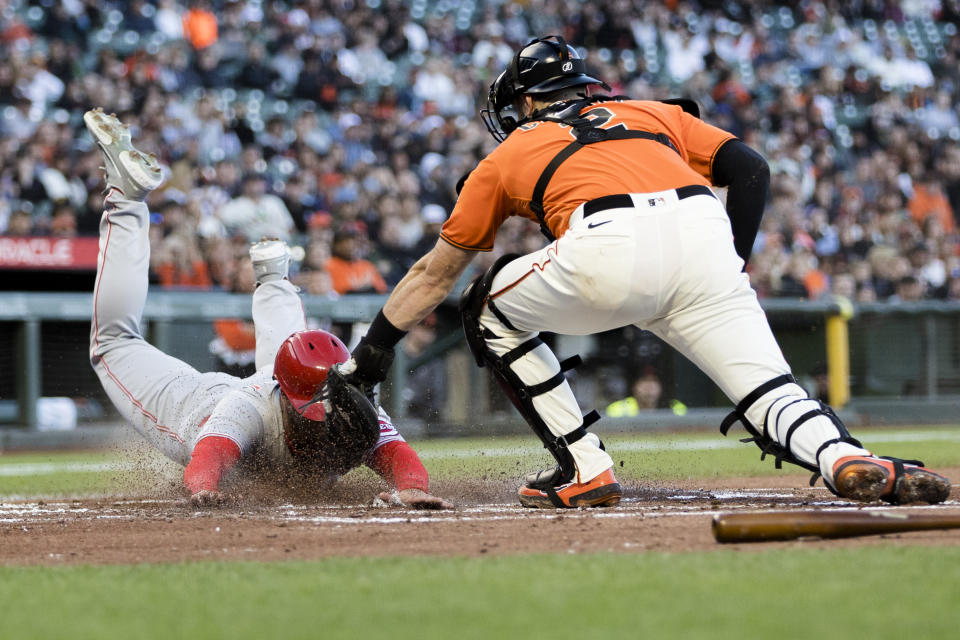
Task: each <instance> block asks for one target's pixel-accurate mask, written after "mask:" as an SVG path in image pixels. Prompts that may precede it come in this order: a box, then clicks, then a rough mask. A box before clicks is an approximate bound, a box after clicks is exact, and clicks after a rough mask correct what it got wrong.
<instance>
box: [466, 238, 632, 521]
mask: <svg viewBox="0 0 960 640" xmlns="http://www.w3.org/2000/svg"><path fill="white" fill-rule="evenodd" d="M515 257H516V256H504V257H503V258H501V259H500V260H498V261H497V263H496V264H494V266H493V267H491V268H490V270H489V271H488V272H487V273H485V274H484V275H482V276H481V277H479V278H477V279H476V280H475V281H474V282H473V283H471V284H470V285H469V286H468V287H467V288H466V289H465V290H464V293H463V296H462V298H461V301H460V311H461V316H462V319H463V325H464V331H465V333H466V336H467V343H468V344H469V345H470V349H471V351H472V352H473V355H474V357H475V358H476V360H477V364H479V365H480V366H481V367H482V366H489V367H490V369H491V371H492V372H493V374H494V376H495V377H496V379H497V381H498V382H499V383H500V385H501V386H502V387H503V389H504V391H506V393H507V395H508V397H509V398H510V400H511V401H512V402H513V404H514V406H515V407H516V408H517V410H518V411H519V412H520V414H521V415H522V416H523V417H524V419H525V420H526V421H527V423H528V424H529V425H530V427H531V428H532V429H533V431H534V433H536V434H537V436H538V437H539V438H540V440H541V441H542V442H543V443H544V446H545V447H546V448H547V449H548V450H549V451H550V453H551V454H553V456H554V458H556V460H557V464H558V466H557V467H556V468H555V469H551V470H549V471H546V472H540V473H539V474H531V476H528V478H527V482H526V484H525V485H524V486H523V487H521V488H520V491H519V497H520V502H521V504H523V505H524V506H529V507H547V508H549V507H560V508H563V507H577V506H610V505H614V504H616V503H617V502H619V501H620V497H621V495H622V492H621V489H620V485H619V484H618V483H617V481H616V478H615V477H614V475H613V471H612V466H613V461H612V460H611V459H610V456H609V455H608V454H607V452H606V451H604V450H603V445H602V443H601V442H600V439H599V438H598V437H597V436H596V435H595V434H592V433H588V432H587V430H586V428H587V427H588V426H589V425H590V424H592V423H593V422H594V421H595V420H596V419H597V418H599V415H598V414H597V413H596V412H592V413H591V414H588V415H587V416H581V415H580V409H579V407H578V405H577V401H576V399H575V398H574V396H573V392H572V391H571V390H570V386H569V384H568V383H567V381H566V378H565V377H564V375H563V372H564V371H565V370H566V369H568V368H569V367H570V366H571V365H572V366H575V361H571V362H565V363H563V364H561V363H560V362H558V361H557V358H556V356H555V355H554V354H553V352H552V351H551V350H550V348H549V347H547V345H546V344H544V343H543V342H542V341H541V340H540V338H539V337H538V334H537V332H534V331H526V330H520V329H517V328H516V327H515V326H514V325H513V324H512V323H511V322H510V320H509V319H508V318H507V317H506V316H505V315H504V314H503V313H502V312H501V311H500V310H499V309H498V307H497V306H496V303H495V302H493V301H492V300H491V296H490V291H491V288H496V286H497V284H498V281H499V283H500V284H501V285H503V286H506V285H505V283H509V282H511V278H514V277H515V275H516V274H513V273H511V272H510V270H509V269H508V270H506V273H504V274H503V277H502V278H498V277H497V274H498V273H500V272H501V270H502V269H504V267H506V266H507V264H508V263H509V262H510V261H511V259H513V258H515ZM523 268H524V269H525V268H526V267H523ZM578 360H579V359H577V361H578Z"/></svg>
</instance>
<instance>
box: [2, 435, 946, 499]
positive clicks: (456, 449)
mask: <svg viewBox="0 0 960 640" xmlns="http://www.w3.org/2000/svg"><path fill="white" fill-rule="evenodd" d="M914 431H915V432H916V433H917V434H918V437H917V439H916V440H913V441H911V440H910V439H909V437H910V433H911V431H910V430H909V429H898V430H895V431H891V430H889V429H886V430H878V429H873V430H858V431H857V433H856V435H857V436H858V437H859V438H860V439H861V440H862V441H863V442H864V444H865V445H866V446H867V447H869V448H871V449H872V450H874V451H875V452H876V453H878V454H880V455H897V456H900V457H904V458H919V459H921V460H923V461H924V462H925V463H926V464H928V465H930V466H931V467H956V466H960V430H958V429H957V428H956V427H939V428H932V427H922V428H918V429H916V430H914ZM741 436H742V432H736V433H734V432H731V435H730V436H728V437H727V438H724V437H722V436H721V435H720V434H719V433H673V434H635V435H605V436H604V441H605V443H606V445H607V449H608V450H609V451H610V452H611V454H612V456H613V459H614V461H615V462H616V463H617V465H618V466H617V476H618V478H620V479H621V480H622V481H626V482H630V481H639V482H654V481H670V480H681V479H705V480H709V479H710V478H721V477H731V476H757V477H763V476H775V475H780V474H783V473H801V474H805V473H806V472H805V471H803V470H802V469H800V468H799V467H792V466H791V465H784V469H783V470H779V471H778V470H777V469H776V468H775V467H774V464H773V461H772V460H771V459H770V458H768V459H767V460H765V461H763V462H761V461H760V451H759V450H758V449H757V447H756V446H754V445H753V444H742V443H739V442H737V438H739V437H741ZM891 438H901V439H903V440H902V441H889V440H891ZM904 438H905V439H904ZM414 447H415V448H416V449H417V451H419V452H420V453H421V455H422V456H423V459H424V464H425V465H426V467H427V469H428V471H429V472H430V474H431V477H432V478H433V479H434V480H436V481H441V482H442V481H445V480H456V479H459V478H482V477H487V478H492V479H496V478H511V479H515V478H519V477H521V476H522V475H523V473H525V472H527V471H530V470H533V469H536V468H541V467H546V466H549V465H551V464H552V462H551V459H550V458H549V456H548V454H547V453H546V452H545V451H544V450H543V448H541V447H539V446H538V443H537V440H536V439H535V438H534V437H533V435H530V436H528V437H496V438H469V439H460V440H427V441H422V442H415V443H414ZM711 447H718V448H711ZM144 461H145V462H146V463H147V464H149V465H150V467H145V468H144V469H143V470H139V471H138V470H136V468H137V467H139V466H140V465H141V464H142V463H143V462H144ZM621 462H622V463H623V464H622V465H620V463H621ZM37 464H53V465H55V466H56V467H61V468H63V469H64V470H52V472H50V473H33V474H26V473H25V474H23V475H16V474H13V475H11V474H5V473H4V468H5V467H6V468H8V469H14V468H15V467H17V465H37ZM97 464H112V465H117V464H119V465H125V467H124V468H122V469H120V470H117V469H110V470H105V471H99V472H91V471H79V470H76V469H77V467H74V470H72V471H70V470H68V467H66V466H65V465H97ZM7 465H10V466H9V467H8V466H7ZM131 467H132V468H133V469H131ZM151 467H152V468H153V469H162V470H163V473H164V474H165V475H166V477H167V478H168V479H171V480H172V481H176V478H177V476H178V474H179V473H180V470H179V467H176V465H173V464H172V463H168V462H166V461H163V460H162V459H160V458H159V456H158V455H145V454H144V453H143V452H142V451H140V452H138V453H137V454H136V455H135V456H134V455H131V454H124V453H119V452H101V453H73V452H67V453H61V452H51V453H32V454H6V455H2V456H0V496H8V497H12V496H16V497H30V496H36V497H82V496H85V495H104V494H108V495H109V494H115V493H121V494H130V493H136V492H137V491H138V490H139V491H143V490H147V491H149V487H151V485H154V483H153V478H154V477H155V475H156V473H157V471H155V470H151ZM19 468H23V467H19Z"/></svg>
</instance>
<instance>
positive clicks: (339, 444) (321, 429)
mask: <svg viewBox="0 0 960 640" xmlns="http://www.w3.org/2000/svg"><path fill="white" fill-rule="evenodd" d="M313 402H322V403H323V406H324V409H325V412H326V418H325V419H324V421H323V422H316V421H312V420H306V419H305V418H303V417H302V416H292V418H293V420H294V422H296V423H298V424H297V425H296V430H297V431H301V433H302V432H303V431H304V430H309V431H312V433H310V434H309V436H307V435H306V434H304V436H305V437H303V438H297V439H296V440H297V441H296V442H291V444H292V445H293V448H294V449H295V451H296V453H297V457H300V458H308V459H309V462H310V464H311V466H312V465H314V464H315V465H317V466H318V467H319V468H320V470H322V471H324V472H328V473H337V474H340V473H346V472H347V471H349V470H350V469H353V468H354V467H356V466H359V465H360V464H361V463H362V462H363V459H364V457H365V456H366V455H367V454H368V453H369V452H370V451H371V450H372V449H373V447H374V445H376V444H377V440H378V439H379V438H380V418H379V414H378V412H377V409H376V407H374V406H373V404H372V403H371V402H370V400H369V399H368V398H367V396H366V395H365V394H364V393H363V391H361V390H360V389H359V388H358V387H356V386H354V385H352V384H350V383H349V382H347V381H346V379H345V378H344V377H343V375H342V374H341V373H340V372H339V371H337V369H336V367H333V368H331V369H330V370H329V371H328V372H327V379H326V382H324V384H323V387H322V388H321V389H320V391H319V392H318V393H317V396H316V398H315V399H314V400H313ZM304 421H306V422H307V423H310V424H309V425H308V424H303V422H304Z"/></svg>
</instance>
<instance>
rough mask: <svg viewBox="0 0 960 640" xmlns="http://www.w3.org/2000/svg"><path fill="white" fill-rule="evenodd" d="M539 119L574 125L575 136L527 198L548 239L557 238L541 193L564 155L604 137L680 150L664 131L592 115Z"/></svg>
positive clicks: (562, 161) (541, 229)
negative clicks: (608, 122)
mask: <svg viewBox="0 0 960 640" xmlns="http://www.w3.org/2000/svg"><path fill="white" fill-rule="evenodd" d="M584 102H585V103H587V104H589V103H590V102H596V101H589V100H587V101H584ZM584 106H586V105H584ZM581 108H582V107H581ZM578 111H579V110H578ZM588 115H589V114H588ZM540 120H543V121H546V122H560V123H561V124H565V125H569V126H571V127H573V129H574V135H575V137H576V139H575V140H573V141H572V142H570V144H568V145H567V146H566V147H564V148H563V149H562V150H561V151H560V153H558V154H557V155H555V156H554V157H553V159H552V160H551V161H550V162H549V163H548V164H547V166H546V168H545V169H544V170H543V173H541V174H540V179H539V180H537V184H536V186H535V187H534V188H533V196H531V198H530V210H531V211H533V213H534V215H536V216H537V220H538V221H539V222H540V232H541V233H542V234H543V235H544V236H546V238H547V239H548V240H549V241H550V242H553V241H554V240H556V239H557V238H556V236H554V235H553V232H552V231H550V228H549V227H548V226H547V223H546V210H545V209H544V208H543V197H544V195H545V194H546V192H547V185H548V184H549V183H550V179H551V178H553V174H555V173H556V172H557V169H559V168H560V165H561V164H563V163H564V162H565V161H566V160H567V158H569V157H570V156H572V155H573V154H574V153H576V152H577V151H579V150H580V149H582V148H583V147H585V146H587V145H589V144H596V143H597V142H603V141H604V140H654V141H656V142H659V143H660V144H662V145H665V146H667V147H670V148H671V149H673V150H674V151H675V152H677V153H680V152H679V151H678V150H677V148H676V147H675V146H674V145H673V142H671V141H670V138H669V137H668V136H667V135H666V134H663V133H651V132H649V131H635V130H630V129H626V128H624V127H623V126H615V127H612V128H610V129H600V128H598V127H594V126H593V125H592V120H591V119H589V118H586V117H580V116H579V115H577V116H576V117H573V118H566V119H560V120H558V119H556V118H549V117H544V118H540Z"/></svg>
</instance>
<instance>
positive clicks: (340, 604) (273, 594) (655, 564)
mask: <svg viewBox="0 0 960 640" xmlns="http://www.w3.org/2000/svg"><path fill="white" fill-rule="evenodd" d="M957 567H960V549H956V548H947V549H922V548H918V549H904V548H877V549H853V550H829V551H816V550H795V551H794V550H791V551H781V552H759V553H735V552H729V551H722V552H710V553H689V554H653V553H651V554H643V555H610V554H599V555H587V556H520V557H493V558H470V559H466V558H449V559H443V560H439V559H434V558H379V559H375V558H367V559H335V560H325V561H321V562H309V563H306V562H304V563H278V564H253V563H229V564H227V563H209V564H175V565H137V566H115V567H67V568H53V569H51V568H6V569H0V602H3V603H4V607H3V609H4V613H3V615H2V616H0V637H2V638H17V639H18V640H19V639H27V638H57V637H68V638H70V639H71V640H80V639H83V638H98V639H99V638H138V639H149V638H190V639H198V638H256V639H258V640H262V639H263V638H321V637H322V638H391V639H395V640H403V639H406V638H411V639H421V638H456V639H458V640H459V639H470V638H478V639H479V638H483V639H490V638H524V639H532V638H577V639H578V640H579V639H588V638H589V639H592V638H643V637H650V638H684V639H697V638H705V639H713V640H717V639H725V638H737V639H750V638H776V639H777V640H789V639H791V638H798V639H800V638H802V639H804V640H808V639H809V638H817V637H831V638H836V637H840V638H873V639H877V638H880V639H882V638H924V639H931V638H951V637H956V614H955V607H956V603H957V601H958V599H960V579H958V578H960V576H958V571H960V570H958V569H957ZM904 587H905V588H904Z"/></svg>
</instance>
